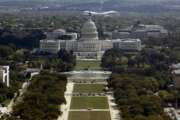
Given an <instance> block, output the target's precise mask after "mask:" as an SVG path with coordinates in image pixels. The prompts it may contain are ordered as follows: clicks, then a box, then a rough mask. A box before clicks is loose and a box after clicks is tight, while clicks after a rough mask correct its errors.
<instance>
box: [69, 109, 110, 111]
mask: <svg viewBox="0 0 180 120" xmlns="http://www.w3.org/2000/svg"><path fill="white" fill-rule="evenodd" d="M69 111H84V112H86V111H88V112H89V111H97V112H98V111H109V109H90V110H88V109H70V110H69Z"/></svg>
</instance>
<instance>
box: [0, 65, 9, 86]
mask: <svg viewBox="0 0 180 120" xmlns="http://www.w3.org/2000/svg"><path fill="white" fill-rule="evenodd" d="M0 82H1V83H3V84H6V86H7V87H9V86H10V82H9V66H0Z"/></svg>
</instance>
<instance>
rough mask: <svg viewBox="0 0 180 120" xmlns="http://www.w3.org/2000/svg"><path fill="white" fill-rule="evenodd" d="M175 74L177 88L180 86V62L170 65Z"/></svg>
mask: <svg viewBox="0 0 180 120" xmlns="http://www.w3.org/2000/svg"><path fill="white" fill-rule="evenodd" d="M170 69H171V73H172V75H173V82H174V86H175V87H176V88H180V63H178V64H173V65H171V66H170Z"/></svg>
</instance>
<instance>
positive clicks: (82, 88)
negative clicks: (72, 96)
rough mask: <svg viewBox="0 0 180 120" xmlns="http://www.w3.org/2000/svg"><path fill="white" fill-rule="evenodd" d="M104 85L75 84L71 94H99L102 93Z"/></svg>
mask: <svg viewBox="0 0 180 120" xmlns="http://www.w3.org/2000/svg"><path fill="white" fill-rule="evenodd" d="M103 89H104V85H103V84H75V86H74V91H73V92H81V93H83V92H84V93H86V92H93V93H100V92H103Z"/></svg>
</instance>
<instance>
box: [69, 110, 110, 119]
mask: <svg viewBox="0 0 180 120" xmlns="http://www.w3.org/2000/svg"><path fill="white" fill-rule="evenodd" d="M69 120H111V118H110V113H109V112H106V111H102V112H101V111H98V112H93V111H87V112H74V111H73V112H70V113H69Z"/></svg>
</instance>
